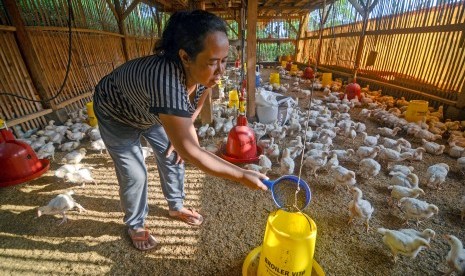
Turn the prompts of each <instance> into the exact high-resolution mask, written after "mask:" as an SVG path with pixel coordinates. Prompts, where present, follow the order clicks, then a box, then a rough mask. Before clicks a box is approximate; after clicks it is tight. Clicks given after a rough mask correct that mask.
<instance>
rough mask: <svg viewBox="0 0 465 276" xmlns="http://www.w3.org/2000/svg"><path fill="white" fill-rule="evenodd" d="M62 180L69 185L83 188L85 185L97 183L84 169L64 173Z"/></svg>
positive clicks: (89, 172)
mask: <svg viewBox="0 0 465 276" xmlns="http://www.w3.org/2000/svg"><path fill="white" fill-rule="evenodd" d="M64 179H65V181H66V182H69V183H74V184H81V187H84V186H85V184H87V183H93V184H97V181H95V179H94V178H92V172H91V171H90V170H89V169H86V168H83V169H79V170H77V171H74V172H70V173H66V174H65V177H64Z"/></svg>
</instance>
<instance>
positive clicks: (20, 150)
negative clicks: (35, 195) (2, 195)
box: [0, 122, 50, 187]
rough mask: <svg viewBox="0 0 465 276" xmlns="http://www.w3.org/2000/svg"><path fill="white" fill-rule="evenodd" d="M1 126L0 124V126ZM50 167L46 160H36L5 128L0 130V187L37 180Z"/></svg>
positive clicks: (28, 147)
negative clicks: (0, 169)
mask: <svg viewBox="0 0 465 276" xmlns="http://www.w3.org/2000/svg"><path fill="white" fill-rule="evenodd" d="M1 125H3V123H2V122H0V126H1ZM49 167H50V161H49V160H48V159H38V158H37V155H36V153H35V152H34V150H32V148H31V147H30V146H29V145H28V144H26V143H24V142H21V141H18V140H16V139H15V138H14V136H13V133H11V131H9V130H8V129H7V128H6V127H5V128H2V129H0V168H2V173H1V174H0V187H6V186H12V185H16V184H20V183H23V182H26V181H29V180H33V179H35V178H38V177H39V176H41V175H42V174H44V173H45V172H46V171H47V170H48V169H49Z"/></svg>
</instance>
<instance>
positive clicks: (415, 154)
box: [403, 147, 426, 161]
mask: <svg viewBox="0 0 465 276" xmlns="http://www.w3.org/2000/svg"><path fill="white" fill-rule="evenodd" d="M403 152H410V153H411V154H412V157H410V158H409V159H408V160H410V161H421V160H423V153H424V152H426V149H425V148H423V147H418V148H416V149H407V148H403Z"/></svg>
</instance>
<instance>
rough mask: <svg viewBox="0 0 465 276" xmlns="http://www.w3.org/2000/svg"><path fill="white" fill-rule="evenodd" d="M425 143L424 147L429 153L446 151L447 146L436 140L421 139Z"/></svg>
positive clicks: (438, 153)
mask: <svg viewBox="0 0 465 276" xmlns="http://www.w3.org/2000/svg"><path fill="white" fill-rule="evenodd" d="M421 141H422V143H423V148H425V150H426V152H427V153H430V154H434V155H441V154H442V153H443V152H444V149H445V148H446V146H444V145H440V144H438V143H435V142H429V141H427V140H425V139H421Z"/></svg>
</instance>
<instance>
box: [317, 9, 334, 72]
mask: <svg viewBox="0 0 465 276" xmlns="http://www.w3.org/2000/svg"><path fill="white" fill-rule="evenodd" d="M332 7H333V4H331V5H329V7H328V9H326V7H323V10H322V11H321V16H320V18H321V21H320V30H319V34H318V49H317V53H316V64H317V65H319V64H320V58H321V48H322V46H323V38H322V36H323V26H324V25H325V23H326V20H328V15H329V12H330V11H331V8H332Z"/></svg>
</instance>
